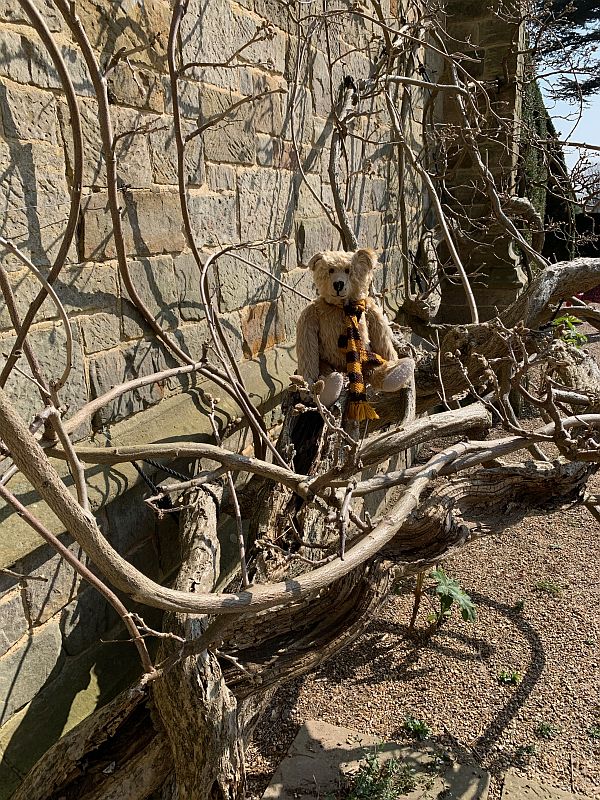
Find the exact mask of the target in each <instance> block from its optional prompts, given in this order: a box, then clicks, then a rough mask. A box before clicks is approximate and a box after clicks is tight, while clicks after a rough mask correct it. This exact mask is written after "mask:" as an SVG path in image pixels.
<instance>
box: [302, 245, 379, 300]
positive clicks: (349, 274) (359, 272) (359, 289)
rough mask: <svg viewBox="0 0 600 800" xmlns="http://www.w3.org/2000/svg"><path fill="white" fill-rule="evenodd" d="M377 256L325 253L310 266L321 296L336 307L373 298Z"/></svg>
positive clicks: (317, 257) (370, 252) (330, 251)
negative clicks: (368, 297) (369, 295)
mask: <svg viewBox="0 0 600 800" xmlns="http://www.w3.org/2000/svg"><path fill="white" fill-rule="evenodd" d="M376 264H377V256H376V255H375V253H374V252H373V250H368V249H363V250H357V251H356V252H355V253H346V252H344V251H343V250H325V251H323V252H322V253H316V254H315V255H314V256H313V257H312V258H311V260H310V261H309V262H308V268H309V269H310V270H311V271H312V274H313V280H314V283H315V286H316V288H317V291H318V293H319V296H320V297H322V298H323V299H324V300H326V301H327V302H328V303H331V304H332V305H335V306H343V305H345V304H346V303H347V302H349V301H350V300H364V299H365V298H366V297H367V295H368V294H369V286H370V285H371V280H372V278H373V270H374V269H375V265H376Z"/></svg>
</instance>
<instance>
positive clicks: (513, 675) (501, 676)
mask: <svg viewBox="0 0 600 800" xmlns="http://www.w3.org/2000/svg"><path fill="white" fill-rule="evenodd" d="M521 680H522V675H521V673H520V672H518V671H517V670H516V669H511V670H506V669H503V670H502V671H501V672H499V673H498V681H499V682H500V683H508V684H510V685H511V686H517V685H518V684H519V683H521Z"/></svg>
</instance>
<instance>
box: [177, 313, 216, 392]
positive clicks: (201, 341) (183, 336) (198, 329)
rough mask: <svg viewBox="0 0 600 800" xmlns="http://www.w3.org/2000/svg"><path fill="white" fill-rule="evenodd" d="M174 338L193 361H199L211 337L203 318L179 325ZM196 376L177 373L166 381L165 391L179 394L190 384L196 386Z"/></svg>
mask: <svg viewBox="0 0 600 800" xmlns="http://www.w3.org/2000/svg"><path fill="white" fill-rule="evenodd" d="M174 338H175V339H176V340H177V344H178V345H179V346H180V347H181V349H182V350H183V351H184V352H185V353H187V354H188V355H189V356H190V358H193V359H194V361H199V360H200V359H201V357H202V353H203V351H204V348H205V345H207V344H212V338H211V335H210V333H209V330H208V325H207V324H206V321H205V320H201V321H199V322H188V323H186V324H185V325H181V326H180V327H179V328H177V330H176V331H175V333H174ZM199 380H203V378H198V377H197V376H196V375H194V374H193V373H189V374H186V375H178V376H176V377H174V378H169V379H168V380H167V381H166V384H165V387H166V392H167V394H169V395H174V394H179V392H181V391H182V390H183V391H186V390H188V389H190V388H191V387H192V386H197V385H198V381H199Z"/></svg>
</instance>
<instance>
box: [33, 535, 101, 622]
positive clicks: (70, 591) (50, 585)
mask: <svg viewBox="0 0 600 800" xmlns="http://www.w3.org/2000/svg"><path fill="white" fill-rule="evenodd" d="M69 550H71V552H72V553H73V555H75V556H76V557H77V558H78V559H79V560H80V561H83V563H84V564H85V563H87V557H86V555H85V553H84V552H83V550H82V549H81V547H80V546H79V545H78V544H77V543H76V542H74V543H72V544H70V545H69ZM28 574H29V575H30V576H31V577H33V578H44V579H45V580H44V581H40V580H28V581H25V588H24V591H23V598H24V601H25V604H26V608H27V613H28V616H29V620H30V623H31V626H32V627H34V628H35V627H37V626H38V625H42V624H43V623H44V622H47V620H49V619H50V618H51V617H53V616H54V615H55V614H57V613H58V612H59V611H60V610H61V609H62V608H63V607H64V606H66V605H67V603H69V602H70V601H71V600H72V599H73V598H74V597H75V595H76V594H77V592H78V591H79V587H80V585H81V582H82V580H83V579H82V578H81V577H80V576H79V574H78V573H77V572H75V570H74V569H73V567H72V566H71V565H70V564H68V563H67V562H66V561H65V560H64V558H62V556H59V555H58V554H56V553H55V554H53V555H52V556H51V557H50V558H49V559H48V560H47V561H45V562H44V563H43V564H41V565H40V566H39V567H37V568H36V569H32V570H31V571H30V572H29V573H28Z"/></svg>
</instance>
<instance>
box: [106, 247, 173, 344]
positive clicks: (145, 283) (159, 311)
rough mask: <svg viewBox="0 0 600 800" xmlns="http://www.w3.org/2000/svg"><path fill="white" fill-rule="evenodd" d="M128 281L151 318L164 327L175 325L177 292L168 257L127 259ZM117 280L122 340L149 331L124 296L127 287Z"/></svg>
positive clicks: (134, 337)
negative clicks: (119, 287) (120, 298)
mask: <svg viewBox="0 0 600 800" xmlns="http://www.w3.org/2000/svg"><path fill="white" fill-rule="evenodd" d="M128 267H129V274H130V276H131V282H132V283H133V285H134V286H135V288H136V291H137V293H138V295H139V297H140V299H141V301H142V302H143V303H144V305H145V306H146V308H147V309H148V310H149V311H150V313H151V314H152V316H153V318H154V319H155V320H156V322H157V323H158V324H159V325H160V326H161V328H163V329H165V330H173V328H176V327H177V322H178V320H177V291H176V288H175V273H174V271H173V259H172V258H171V256H154V257H153V258H142V259H139V260H135V261H129V262H128ZM119 279H120V282H121V290H120V294H121V297H122V300H121V311H122V315H123V334H124V336H125V338H126V339H136V338H139V337H141V336H145V335H147V334H151V328H150V327H149V326H148V325H147V324H146V323H145V322H144V320H143V318H142V316H141V314H140V313H139V311H138V310H137V308H136V307H135V305H134V304H133V303H132V302H131V301H130V300H129V299H128V294H127V289H126V288H125V285H124V283H123V281H122V278H121V277H120V276H119Z"/></svg>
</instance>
